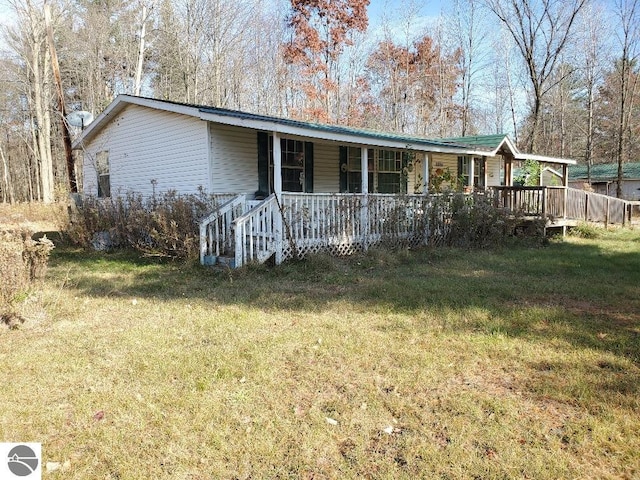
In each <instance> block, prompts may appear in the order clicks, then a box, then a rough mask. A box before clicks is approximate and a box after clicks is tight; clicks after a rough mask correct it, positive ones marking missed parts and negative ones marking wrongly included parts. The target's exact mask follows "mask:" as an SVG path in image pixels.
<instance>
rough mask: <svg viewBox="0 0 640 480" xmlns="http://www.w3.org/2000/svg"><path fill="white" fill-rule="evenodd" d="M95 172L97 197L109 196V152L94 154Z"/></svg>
mask: <svg viewBox="0 0 640 480" xmlns="http://www.w3.org/2000/svg"><path fill="white" fill-rule="evenodd" d="M96 172H97V174H98V197H99V198H107V197H110V196H111V175H110V171H109V151H108V150H103V151H101V152H98V153H96Z"/></svg>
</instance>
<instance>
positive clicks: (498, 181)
mask: <svg viewBox="0 0 640 480" xmlns="http://www.w3.org/2000/svg"><path fill="white" fill-rule="evenodd" d="M503 162H504V160H503V159H502V157H501V156H497V157H489V158H487V187H498V186H500V185H503V184H504V178H503V177H504V166H503Z"/></svg>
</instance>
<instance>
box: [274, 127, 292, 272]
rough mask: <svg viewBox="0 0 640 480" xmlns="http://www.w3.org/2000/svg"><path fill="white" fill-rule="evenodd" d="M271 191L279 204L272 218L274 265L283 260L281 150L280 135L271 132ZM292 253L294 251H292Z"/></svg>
mask: <svg viewBox="0 0 640 480" xmlns="http://www.w3.org/2000/svg"><path fill="white" fill-rule="evenodd" d="M273 193H274V194H275V196H276V201H277V203H278V205H279V208H278V211H277V212H276V214H275V216H274V219H273V223H274V225H273V233H274V237H275V238H274V242H275V247H276V265H280V264H281V263H282V261H283V257H284V255H283V252H282V245H283V238H282V236H283V233H282V232H283V228H282V223H283V218H282V150H281V148H280V135H279V134H278V132H273ZM292 253H293V254H294V255H295V254H296V252H292Z"/></svg>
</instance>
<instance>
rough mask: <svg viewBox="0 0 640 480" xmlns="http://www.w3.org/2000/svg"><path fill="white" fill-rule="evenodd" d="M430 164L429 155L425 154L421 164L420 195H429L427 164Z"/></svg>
mask: <svg viewBox="0 0 640 480" xmlns="http://www.w3.org/2000/svg"><path fill="white" fill-rule="evenodd" d="M430 163H431V154H430V153H425V154H424V160H423V162H422V179H423V184H422V193H424V194H425V195H426V194H428V193H429V164H430Z"/></svg>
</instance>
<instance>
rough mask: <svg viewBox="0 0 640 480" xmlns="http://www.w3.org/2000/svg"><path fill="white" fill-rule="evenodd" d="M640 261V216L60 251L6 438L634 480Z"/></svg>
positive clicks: (157, 472)
mask: <svg viewBox="0 0 640 480" xmlns="http://www.w3.org/2000/svg"><path fill="white" fill-rule="evenodd" d="M639 275H640V237H639V236H638V232H633V231H632V232H616V233H610V234H607V235H605V236H604V237H603V238H600V239H597V240H585V239H570V240H568V241H567V242H563V243H556V242H553V243H552V244H551V246H549V247H548V248H546V249H526V248H522V249H518V250H513V251H512V250H510V251H504V252H500V253H491V252H468V251H458V250H447V249H442V250H433V251H428V252H417V253H406V252H405V253H403V254H401V255H399V256H393V255H388V254H383V253H381V252H374V253H373V254H372V255H369V256H363V257H358V258H352V259H349V260H345V261H335V260H332V259H327V258H321V257H318V258H313V259H311V260H310V261H309V262H301V263H297V264H291V265H286V266H283V267H280V268H276V269H267V268H264V267H257V268H250V269H247V270H244V271H241V272H214V271H209V270H203V269H200V268H198V267H192V266H187V265H182V264H175V263H171V264H159V263H153V262H149V261H143V260H140V259H138V258H136V257H134V256H131V255H128V254H123V253H119V254H111V255H106V256H100V255H97V254H87V253H82V252H78V251H73V250H69V249H66V250H65V249H62V250H61V251H58V252H56V254H55V256H54V259H53V264H52V269H51V271H50V274H49V278H48V281H47V283H46V284H45V285H44V286H43V288H42V290H41V291H40V292H39V293H38V295H39V300H40V301H41V302H43V303H44V305H45V306H46V310H47V312H48V315H49V317H48V318H47V319H44V320H42V321H40V322H39V323H37V324H32V325H30V324H29V322H27V323H26V324H25V325H24V327H23V328H22V329H20V330H17V331H8V330H7V331H4V332H0V358H1V359H2V362H3V363H4V364H5V365H7V366H8V369H10V371H11V372H13V373H12V375H11V376H5V377H4V378H5V380H4V381H3V385H2V403H3V410H2V413H1V414H0V438H2V439H3V440H5V441H9V440H11V441H39V442H42V443H43V455H44V461H45V462H58V463H59V464H60V465H61V468H60V469H59V470H57V471H55V472H49V473H48V474H47V475H46V477H45V478H64V479H86V478H98V479H123V478H127V479H130V478H131V479H148V478H156V479H163V478H178V479H210V478H229V479H232V478H296V479H297V478H407V479H409V478H483V479H484V478H534V479H557V478H627V479H632V478H637V477H638V475H640V455H639V454H638V452H640V401H639V400H638V399H639V398H640V396H639V395H638V394H639V393H640V392H639V390H638V388H639V387H638V386H639V385H640V367H639V365H640V342H639V341H638V339H639V337H638V335H639V330H638V329H639V328H640V316H639V315H638V312H640V291H639V288H640V279H639ZM572 305H573V306H574V307H572ZM576 308H577V309H576ZM621 315H622V316H623V317H624V320H623V321H619V320H618V319H619V318H620V316H621Z"/></svg>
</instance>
